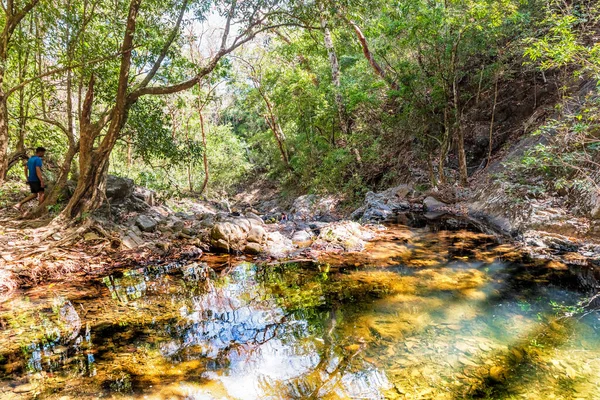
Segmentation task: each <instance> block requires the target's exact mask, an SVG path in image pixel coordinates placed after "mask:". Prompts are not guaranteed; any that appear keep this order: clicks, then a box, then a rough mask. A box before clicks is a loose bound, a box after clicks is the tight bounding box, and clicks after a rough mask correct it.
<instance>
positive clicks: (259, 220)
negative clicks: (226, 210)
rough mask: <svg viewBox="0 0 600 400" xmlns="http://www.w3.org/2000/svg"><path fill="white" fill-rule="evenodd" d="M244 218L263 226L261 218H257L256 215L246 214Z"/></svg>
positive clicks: (263, 222)
mask: <svg viewBox="0 0 600 400" xmlns="http://www.w3.org/2000/svg"><path fill="white" fill-rule="evenodd" d="M246 218H248V219H251V220H253V221H256V222H258V223H259V224H261V225H264V224H265V221H263V220H262V218H261V217H259V216H258V215H256V214H255V213H253V212H248V213H246Z"/></svg>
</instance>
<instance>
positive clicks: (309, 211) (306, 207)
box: [290, 194, 338, 221]
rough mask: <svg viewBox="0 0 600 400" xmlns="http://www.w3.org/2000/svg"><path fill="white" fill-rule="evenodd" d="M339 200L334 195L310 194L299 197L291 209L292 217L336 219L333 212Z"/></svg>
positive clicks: (301, 219) (305, 219)
mask: <svg viewBox="0 0 600 400" xmlns="http://www.w3.org/2000/svg"><path fill="white" fill-rule="evenodd" d="M337 203H338V201H337V199H336V198H335V197H333V196H317V195H314V194H308V195H305V196H300V197H298V198H297V199H296V200H295V201H294V204H293V205H292V208H291V210H290V217H291V219H294V220H300V221H314V220H322V219H327V220H335V218H334V217H333V215H332V213H333V211H334V209H335V207H336V205H337Z"/></svg>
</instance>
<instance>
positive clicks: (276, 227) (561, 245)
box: [0, 177, 600, 293]
mask: <svg viewBox="0 0 600 400" xmlns="http://www.w3.org/2000/svg"><path fill="white" fill-rule="evenodd" d="M482 193H483V194H482ZM497 193H498V192H497V191H496V192H494V191H492V190H488V191H485V192H480V193H479V194H477V193H465V192H460V191H454V192H450V193H448V191H446V192H420V191H418V190H415V189H414V188H413V187H412V186H411V185H399V186H396V187H393V188H390V189H387V190H385V191H383V192H379V193H374V192H369V193H368V194H367V195H366V197H365V201H364V203H363V204H362V205H361V206H360V207H359V208H358V209H356V210H355V211H354V212H352V213H344V212H340V211H339V210H340V207H339V204H338V200H337V199H336V198H335V197H333V196H324V197H320V196H316V195H305V196H300V197H298V198H297V199H295V201H294V202H293V204H291V206H289V205H288V206H287V207H285V206H282V205H280V203H279V202H278V201H276V200H273V199H267V200H264V199H263V200H259V201H257V202H256V203H255V204H237V205H233V207H232V206H230V205H229V203H227V202H222V203H218V202H206V201H192V200H182V201H179V202H176V203H172V204H171V206H170V207H168V206H167V205H165V204H159V202H158V201H157V200H156V195H155V193H153V192H151V191H149V190H147V189H145V188H142V187H138V186H136V185H134V183H133V181H131V180H128V179H123V178H116V177H109V179H108V184H107V190H106V194H107V199H108V202H107V203H106V204H105V206H104V207H103V208H102V209H101V210H100V211H99V212H98V213H97V214H96V215H95V216H93V218H90V219H89V220H88V221H87V222H84V223H83V224H80V225H79V226H76V227H73V228H71V229H69V230H64V229H61V228H60V227H56V226H53V225H52V223H50V222H51V220H50V219H47V220H38V221H27V220H25V221H18V220H16V218H17V216H16V215H12V214H10V213H11V211H8V209H7V210H6V211H7V214H8V215H7V218H6V219H4V220H2V221H0V226H1V228H2V230H3V236H2V239H0V263H1V265H0V292H4V293H8V292H10V291H13V290H15V289H17V288H18V287H20V286H28V285H32V284H37V283H41V282H47V281H49V280H55V279H64V278H65V277H68V276H72V275H73V274H77V273H79V274H85V276H89V275H90V274H91V275H100V274H102V273H105V272H106V271H107V270H110V269H111V268H114V267H121V266H128V265H133V264H136V263H148V262H155V263H165V262H170V261H176V260H178V259H181V258H185V259H198V258H200V257H201V256H202V255H203V254H206V253H211V254H227V255H231V256H234V257H238V258H241V259H252V260H255V261H262V262H272V261H276V260H291V259H305V260H306V259H308V260H316V259H319V258H322V257H324V256H325V255H327V254H329V255H331V254H341V253H346V252H361V251H364V250H365V248H366V246H367V243H368V242H369V241H371V240H374V239H377V238H378V237H380V236H381V234H382V232H384V231H385V228H384V227H383V225H382V224H384V223H386V222H389V221H391V220H393V219H394V218H395V216H397V215H399V214H403V213H409V214H415V215H419V216H422V218H423V219H425V220H429V221H437V220H443V223H444V227H445V228H449V229H462V228H465V227H468V228H469V229H471V230H476V231H477V230H478V231H481V232H483V233H487V234H491V235H494V236H495V237H496V238H497V239H498V240H500V241H506V242H510V243H512V244H514V245H515V246H516V247H517V248H519V249H520V251H523V252H525V253H528V254H530V255H531V256H533V257H536V258H545V259H552V260H555V261H558V262H560V263H562V265H565V266H566V265H569V264H579V265H588V264H589V265H600V242H599V241H598V235H597V234H595V232H600V230H599V226H600V224H599V221H598V220H595V219H593V218H582V217H574V216H573V215H571V214H569V212H568V211H566V209H565V207H560V206H557V205H556V204H537V203H535V202H531V203H530V204H528V205H527V208H528V210H527V213H526V214H523V213H524V211H523V210H522V209H519V210H512V209H511V208H510V207H508V208H507V207H505V206H506V203H502V202H501V201H500V199H501V196H498V194H497ZM494 196H496V197H494ZM495 210H500V211H499V212H496V211H495ZM502 210H508V211H502ZM511 211H512V212H511ZM348 214H349V215H348Z"/></svg>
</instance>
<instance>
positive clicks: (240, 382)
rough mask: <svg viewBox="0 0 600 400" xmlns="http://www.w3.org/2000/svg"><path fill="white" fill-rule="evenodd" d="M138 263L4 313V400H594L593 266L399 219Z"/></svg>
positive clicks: (597, 383)
mask: <svg viewBox="0 0 600 400" xmlns="http://www.w3.org/2000/svg"><path fill="white" fill-rule="evenodd" d="M212 267H214V270H215V271H217V272H210V271H208V270H206V269H204V268H202V267H194V266H189V265H188V266H184V267H182V268H175V267H172V268H166V267H147V268H139V269H133V270H128V271H124V272H122V273H118V274H115V275H113V276H109V277H106V278H104V279H103V280H100V281H94V282H88V283H87V284H70V285H69V284H60V285H59V284H57V285H52V286H48V287H44V288H41V289H38V290H35V291H34V290H32V291H30V292H26V293H22V294H20V295H19V296H15V297H14V298H13V299H11V300H9V301H7V302H5V303H3V304H1V308H0V349H1V350H0V398H2V399H11V398H15V399H20V398H36V397H37V398H63V399H68V398H73V399H75V398H77V399H78V398H99V397H102V398H148V399H154V398H156V399H163V398H165V399H166V398H168V399H171V398H173V399H308V398H313V399H345V398H352V399H383V398H389V399H463V398H493V399H505V398H506V399H513V398H514V399H600V319H599V315H598V313H597V312H596V313H594V312H591V313H588V312H585V311H583V310H581V309H580V308H579V307H577V305H578V303H579V302H580V301H581V300H582V299H585V298H586V297H589V296H590V295H591V294H593V291H594V290H596V291H597V288H596V289H594V288H593V286H594V285H596V284H597V282H598V281H597V278H598V273H597V272H595V271H594V270H591V269H584V268H582V269H578V268H571V269H570V270H565V269H564V268H565V266H564V265H561V264H557V263H549V264H544V263H527V262H524V261H523V260H521V259H520V256H519V254H518V253H517V252H515V251H514V250H513V249H511V248H510V247H508V246H505V245H497V244H495V243H494V242H493V241H492V240H491V238H489V237H486V236H485V235H480V234H473V233H470V232H467V231H456V232H449V231H444V230H439V229H432V228H430V227H426V226H425V227H421V228H418V229H417V228H413V229H408V228H404V227H396V228H394V229H392V230H390V232H389V233H388V234H387V235H386V237H384V238H383V239H382V240H381V241H379V242H376V243H373V244H372V245H371V246H370V248H369V250H368V252H367V253H366V254H361V255H346V256H336V257H330V258H329V259H328V260H323V262H322V263H319V264H316V263H290V264H280V265H265V266H256V265H253V264H249V263H244V262H233V263H232V264H230V265H227V266H223V265H217V263H213V265H212Z"/></svg>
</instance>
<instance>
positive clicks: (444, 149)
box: [438, 106, 450, 185]
mask: <svg viewBox="0 0 600 400" xmlns="http://www.w3.org/2000/svg"><path fill="white" fill-rule="evenodd" d="M448 114H449V111H448V106H446V107H445V108H444V138H443V140H442V146H441V148H440V158H439V160H438V175H439V181H440V185H445V184H447V183H448V181H447V179H446V173H445V172H444V165H445V164H446V157H447V156H448V150H449V148H450V121H449V118H448V117H449V116H448Z"/></svg>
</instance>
